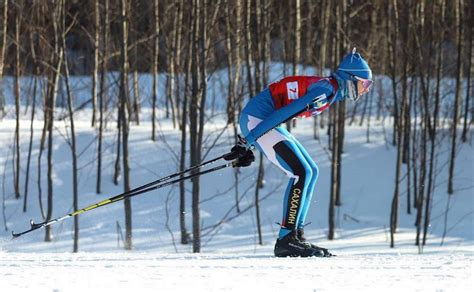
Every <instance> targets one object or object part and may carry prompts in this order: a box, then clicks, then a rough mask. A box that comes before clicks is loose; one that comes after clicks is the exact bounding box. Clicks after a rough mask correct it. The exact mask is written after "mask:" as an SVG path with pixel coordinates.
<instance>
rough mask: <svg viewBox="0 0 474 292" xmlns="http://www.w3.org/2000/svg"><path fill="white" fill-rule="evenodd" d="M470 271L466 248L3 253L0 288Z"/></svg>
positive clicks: (276, 283)
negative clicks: (321, 253) (326, 254)
mask: <svg viewBox="0 0 474 292" xmlns="http://www.w3.org/2000/svg"><path fill="white" fill-rule="evenodd" d="M472 271H473V258H472V254H470V255H460V254H451V255H449V254H437V253H434V254H424V255H412V254H411V255H386V254H379V255H377V254H372V255H351V254H349V255H340V256H338V257H333V258H304V259H303V258H274V257H272V256H270V255H268V254H247V255H246V254H239V255H236V256H231V255H227V254H160V253H137V252H133V253H129V252H120V253H78V254H71V253H36V254H35V253H2V254H1V259H0V274H1V275H2V281H1V284H0V290H1V291H15V290H23V289H32V288H34V290H35V291H91V290H93V291H97V290H99V291H117V290H118V291H125V290H129V289H133V291H157V289H159V290H161V291H163V290H164V291H171V290H173V291H176V290H186V291H190V290H193V291H215V290H240V291H244V290H245V291H284V290H287V289H288V288H289V287H293V288H295V289H292V290H296V289H297V290H298V291H334V290H340V291H361V290H364V291H366V290H375V289H376V288H378V289H380V288H382V287H383V289H384V290H392V291H413V290H422V291H435V290H436V291H440V290H444V291H472V284H473V282H472V276H471V273H472Z"/></svg>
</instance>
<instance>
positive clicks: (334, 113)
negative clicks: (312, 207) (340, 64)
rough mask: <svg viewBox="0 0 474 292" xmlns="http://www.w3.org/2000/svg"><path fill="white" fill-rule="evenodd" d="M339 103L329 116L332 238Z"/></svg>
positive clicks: (331, 236)
mask: <svg viewBox="0 0 474 292" xmlns="http://www.w3.org/2000/svg"><path fill="white" fill-rule="evenodd" d="M338 107H339V104H334V105H333V106H332V108H331V111H332V116H331V119H332V121H331V123H330V127H331V136H330V139H331V140H332V143H331V144H332V145H333V147H332V151H331V193H330V197H329V231H328V239H330V240H333V239H334V237H335V230H336V218H335V217H336V207H335V206H336V198H337V163H338V161H337V159H338V155H337V150H338V147H337V146H336V145H337V144H338V143H337V141H338V139H339V136H338V130H339V127H338V126H337V122H336V121H337V116H338V115H337V113H338V112H339V109H338Z"/></svg>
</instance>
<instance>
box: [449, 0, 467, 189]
mask: <svg viewBox="0 0 474 292" xmlns="http://www.w3.org/2000/svg"><path fill="white" fill-rule="evenodd" d="M462 6H463V0H457V1H456V8H455V15H456V28H457V29H456V30H457V40H458V42H457V46H458V56H457V70H456V74H457V76H456V89H455V93H456V94H455V97H454V114H453V121H452V134H451V135H452V140H451V157H450V159H449V176H448V194H450V195H451V194H453V193H454V186H453V179H454V164H455V160H456V144H457V143H456V142H457V141H456V140H457V125H458V119H459V101H460V99H461V83H462V75H463V73H462V62H461V58H462V55H463V49H462V47H463V45H464V40H463V26H462V19H463V13H462V10H463V7H462Z"/></svg>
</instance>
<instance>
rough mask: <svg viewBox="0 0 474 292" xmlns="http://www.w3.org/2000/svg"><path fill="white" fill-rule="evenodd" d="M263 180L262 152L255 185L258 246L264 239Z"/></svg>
mask: <svg viewBox="0 0 474 292" xmlns="http://www.w3.org/2000/svg"><path fill="white" fill-rule="evenodd" d="M262 179H263V154H262V153H261V152H260V159H259V163H258V175H257V184H256V185H255V215H256V218H257V234H258V244H260V245H263V237H262V227H261V226H262V223H261V222H260V221H261V220H260V203H259V202H260V186H259V184H258V182H260V181H262Z"/></svg>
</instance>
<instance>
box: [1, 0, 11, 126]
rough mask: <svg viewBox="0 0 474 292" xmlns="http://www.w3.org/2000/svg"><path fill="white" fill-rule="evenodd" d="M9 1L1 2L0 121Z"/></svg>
mask: <svg viewBox="0 0 474 292" xmlns="http://www.w3.org/2000/svg"><path fill="white" fill-rule="evenodd" d="M9 2H10V1H9V0H4V1H3V23H2V30H1V33H2V38H1V41H2V44H1V47H0V86H1V88H0V120H2V119H3V117H4V116H5V105H6V101H5V96H4V95H3V68H4V66H5V51H6V49H7V46H8V45H7V33H8V3H9Z"/></svg>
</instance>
